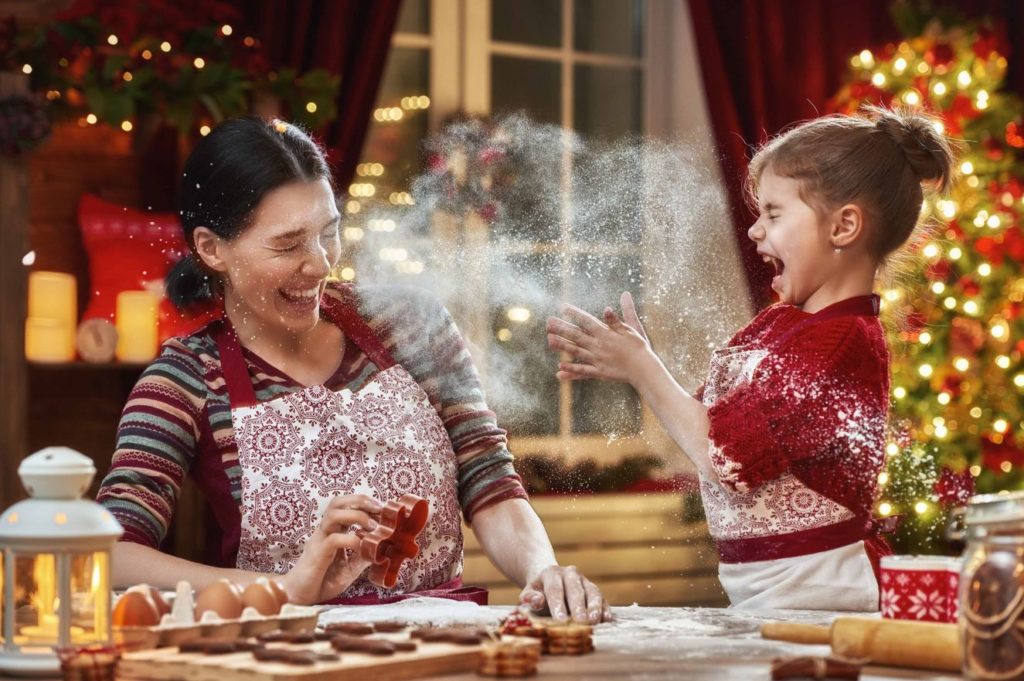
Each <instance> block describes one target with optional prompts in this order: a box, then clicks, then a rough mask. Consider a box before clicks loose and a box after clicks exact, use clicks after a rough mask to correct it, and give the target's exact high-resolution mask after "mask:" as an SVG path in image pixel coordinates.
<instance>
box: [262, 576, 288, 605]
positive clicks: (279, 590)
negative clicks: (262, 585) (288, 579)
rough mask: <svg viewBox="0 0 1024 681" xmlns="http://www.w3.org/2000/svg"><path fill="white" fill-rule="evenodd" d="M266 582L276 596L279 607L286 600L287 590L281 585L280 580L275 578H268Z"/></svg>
mask: <svg viewBox="0 0 1024 681" xmlns="http://www.w3.org/2000/svg"><path fill="white" fill-rule="evenodd" d="M267 583H268V584H270V590H271V591H273V592H274V596H275V597H276V598H277V605H278V607H279V608H280V607H281V606H282V605H284V604H285V603H287V602H288V592H287V591H285V590H284V587H283V586H281V582H279V581H277V580H276V579H268V580H267Z"/></svg>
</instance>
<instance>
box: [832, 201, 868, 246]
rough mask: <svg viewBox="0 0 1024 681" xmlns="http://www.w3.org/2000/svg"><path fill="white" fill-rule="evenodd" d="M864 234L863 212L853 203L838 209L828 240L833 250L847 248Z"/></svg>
mask: <svg viewBox="0 0 1024 681" xmlns="http://www.w3.org/2000/svg"><path fill="white" fill-rule="evenodd" d="M863 234H864V211H862V210H861V208H860V206H858V205H857V204H855V203H848V204H846V205H845V206H842V207H841V208H839V209H838V210H837V211H836V212H835V213H834V217H833V220H832V230H831V233H830V234H829V240H830V241H831V242H832V245H833V246H834V247H835V248H847V247H849V246H852V245H853V244H854V243H856V242H857V240H858V239H860V238H861V237H862V236H863Z"/></svg>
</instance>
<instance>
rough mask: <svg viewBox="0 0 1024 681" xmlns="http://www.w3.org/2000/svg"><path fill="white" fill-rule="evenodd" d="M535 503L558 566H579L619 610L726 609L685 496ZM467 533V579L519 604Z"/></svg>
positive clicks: (515, 590)
mask: <svg viewBox="0 0 1024 681" xmlns="http://www.w3.org/2000/svg"><path fill="white" fill-rule="evenodd" d="M531 503H532V505H533V507H534V509H536V511H537V514H538V515H540V517H541V520H543V521H544V526H545V527H546V528H547V531H548V535H549V536H550V537H551V543H552V544H553V545H554V547H555V554H556V555H557V556H558V560H559V563H561V564H562V565H575V566H576V567H578V568H579V569H580V571H581V572H583V574H585V575H586V576H587V577H589V578H590V579H591V580H593V581H594V582H595V583H596V584H597V585H598V586H600V587H601V590H602V591H603V592H604V594H605V596H606V597H607V598H608V600H609V601H610V602H611V603H612V604H613V605H630V604H632V603H638V604H640V605H674V606H681V605H691V606H692V605H713V606H722V605H727V604H728V599H727V598H726V596H725V593H724V592H723V591H722V587H721V585H720V584H719V582H718V576H717V574H718V557H717V555H716V554H715V548H714V546H713V544H712V543H711V538H710V536H709V535H708V531H707V526H706V525H705V524H704V523H703V522H686V521H684V520H683V512H682V511H683V497H682V496H681V495H680V494H678V493H671V492H669V493H648V494H594V495H588V496H576V497H573V496H548V497H544V496H539V497H534V498H533V499H531ZM464 532H465V535H466V547H465V558H466V563H465V570H464V574H463V579H464V581H465V582H466V583H467V584H474V585H481V586H486V587H487V588H488V589H489V590H490V602H491V603H492V604H494V605H509V604H515V603H517V602H518V600H519V591H520V589H519V587H517V586H516V585H514V584H512V583H511V582H509V581H508V580H507V579H506V578H505V577H504V576H503V575H502V574H501V573H500V572H499V571H498V569H497V568H495V567H494V566H493V565H491V562H490V560H488V558H487V556H486V555H484V553H483V550H482V549H481V548H480V544H479V543H478V542H477V540H476V537H475V536H474V535H473V532H472V531H470V530H468V529H466V528H464Z"/></svg>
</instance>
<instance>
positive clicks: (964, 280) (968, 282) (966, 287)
mask: <svg viewBox="0 0 1024 681" xmlns="http://www.w3.org/2000/svg"><path fill="white" fill-rule="evenodd" d="M956 284H957V286H958V287H959V288H960V290H961V291H963V292H964V295H965V296H968V297H969V298H973V297H974V296H976V295H978V294H979V293H981V286H980V285H979V284H978V282H976V281H974V279H972V278H971V277H969V276H967V275H966V274H965V275H964V276H962V277H960V279H959V280H958V281H957V282H956Z"/></svg>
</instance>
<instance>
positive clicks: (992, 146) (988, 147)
mask: <svg viewBox="0 0 1024 681" xmlns="http://www.w3.org/2000/svg"><path fill="white" fill-rule="evenodd" d="M983 144H984V145H985V156H986V157H988V159H989V160H991V161H999V160H1002V158H1003V154H1005V153H1006V152H1005V151H1003V145H1002V144H1001V143H1000V142H999V140H998V139H996V138H995V137H989V138H988V139H986V140H985V141H984V143H983Z"/></svg>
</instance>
